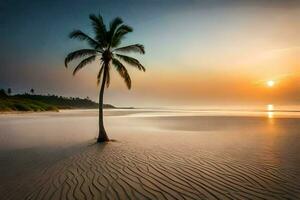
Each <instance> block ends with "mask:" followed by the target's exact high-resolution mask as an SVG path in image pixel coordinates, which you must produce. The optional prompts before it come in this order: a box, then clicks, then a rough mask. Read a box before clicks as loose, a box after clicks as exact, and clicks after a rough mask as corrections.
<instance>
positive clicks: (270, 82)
mask: <svg viewBox="0 0 300 200" xmlns="http://www.w3.org/2000/svg"><path fill="white" fill-rule="evenodd" d="M274 84H275V82H274V81H273V80H269V81H267V86H268V87H273V86H274Z"/></svg>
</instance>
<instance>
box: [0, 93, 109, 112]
mask: <svg viewBox="0 0 300 200" xmlns="http://www.w3.org/2000/svg"><path fill="white" fill-rule="evenodd" d="M33 91H34V90H33V89H31V94H28V93H25V94H15V95H11V90H7V91H5V90H3V89H1V90H0V111H58V110H59V109H77V108H78V109H79V108H81V109H91V108H98V103H96V102H94V101H92V100H90V99H89V98H88V97H87V98H84V99H82V98H78V97H76V98H74V97H62V96H57V95H37V94H34V92H33ZM104 108H115V107H114V106H112V105H110V104H105V105H104Z"/></svg>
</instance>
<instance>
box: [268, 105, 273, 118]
mask: <svg viewBox="0 0 300 200" xmlns="http://www.w3.org/2000/svg"><path fill="white" fill-rule="evenodd" d="M267 110H268V118H273V111H274V106H273V105H272V104H268V105H267Z"/></svg>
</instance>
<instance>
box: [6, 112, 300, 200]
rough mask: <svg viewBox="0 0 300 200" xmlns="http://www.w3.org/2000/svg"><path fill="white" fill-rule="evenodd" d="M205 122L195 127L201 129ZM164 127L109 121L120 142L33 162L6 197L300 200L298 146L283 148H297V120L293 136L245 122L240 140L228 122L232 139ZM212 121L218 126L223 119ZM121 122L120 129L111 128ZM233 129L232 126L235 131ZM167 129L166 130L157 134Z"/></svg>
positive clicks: (155, 121) (280, 128) (278, 127)
mask: <svg viewBox="0 0 300 200" xmlns="http://www.w3.org/2000/svg"><path fill="white" fill-rule="evenodd" d="M201 119H202V118H201V117H200V118H199V119H198V120H196V119H195V118H193V119H191V121H195V123H194V125H195V126H197V123H196V122H197V121H198V122H200V121H201ZM128 120H129V121H128ZM164 120H167V121H168V122H170V120H172V119H169V118H166V119H164ZM164 120H162V119H159V118H151V119H141V118H140V119H137V118H134V119H129V118H126V117H124V116H123V115H122V117H112V118H110V119H109V120H108V121H107V124H108V126H109V127H110V128H109V129H110V132H112V135H113V137H114V138H115V139H117V141H115V142H110V143H108V144H101V145H99V144H93V142H89V144H84V145H81V146H80V147H79V148H76V149H75V148H74V147H70V148H71V149H73V150H71V151H70V152H71V153H68V154H67V155H66V153H65V152H63V153H62V154H64V155H65V156H62V157H60V158H59V159H58V156H57V155H56V156H55V157H56V158H57V159H56V160H52V161H51V162H47V161H46V160H47V158H44V159H45V164H44V165H43V164H41V163H30V162H29V163H28V165H29V166H24V167H25V168H26V167H27V168H29V169H31V170H29V171H27V174H26V175H25V174H20V177H22V178H21V179H17V178H15V179H12V180H11V181H10V182H6V183H5V186H4V185H2V186H1V187H0V193H1V196H2V198H3V199H80V200H81V199H178V200H179V199H183V200H184V199H299V198H300V170H299V169H300V168H299V166H300V162H299V161H300V158H299V146H297V147H295V146H294V147H292V146H291V147H290V149H289V148H288V146H286V145H292V144H293V145H294V144H299V140H296V139H299V136H298V134H297V130H299V129H294V128H295V127H298V126H299V125H298V124H299V123H298V124H297V123H296V124H295V123H294V121H293V120H295V119H292V122H291V123H292V124H293V126H292V129H293V130H295V131H292V129H289V128H287V127H289V126H291V124H289V123H287V121H286V120H287V119H284V121H281V120H280V119H277V121H275V122H274V121H273V122H272V124H269V125H267V126H266V125H263V124H264V123H263V122H261V120H263V119H260V120H258V119H257V118H253V120H254V121H251V119H248V118H247V119H245V121H244V122H243V119H240V121H239V123H241V126H245V124H243V123H247V124H248V129H249V130H248V131H247V130H242V131H243V134H241V130H240V128H238V127H235V128H234V126H229V124H228V123H229V122H228V118H226V119H225V121H222V123H221V124H222V126H224V124H226V123H227V125H228V126H227V128H228V127H229V128H228V132H226V131H225V132H221V131H220V130H219V128H218V129H217V131H215V132H214V131H211V130H210V131H209V132H205V131H203V130H202V132H197V131H195V130H194V129H193V131H186V132H183V131H176V130H177V128H178V127H177V126H180V127H183V126H181V124H180V122H176V125H177V126H175V127H173V128H174V129H172V127H169V125H168V124H167V123H166V122H164ZM176 120H178V119H177V118H176ZM185 120H186V119H185ZM199 120H200V121H199ZM202 120H204V121H205V120H208V119H207V118H204V119H202ZM209 120H210V122H211V123H213V124H217V123H219V121H220V120H221V119H220V118H218V119H217V120H216V121H214V119H212V118H209ZM249 120H250V122H249ZM257 120H258V121H259V123H255V122H256V121H257ZM116 121H117V122H118V124H119V125H120V126H119V127H116V126H112V124H115V123H116ZM133 122H135V123H136V122H139V123H138V124H139V125H136V127H135V128H128V129H130V130H131V132H130V133H128V131H126V132H123V133H122V130H124V127H123V124H124V126H129V127H130V126H133V124H134V123H133ZM173 122H174V121H173ZM181 122H182V123H184V124H186V122H185V121H184V120H183V121H181ZM235 122H236V119H233V121H232V120H231V122H230V124H231V125H232V124H235ZM297 122H298V121H297ZM159 123H160V124H159ZM147 124H148V125H149V124H151V126H152V127H153V126H154V124H155V125H156V127H157V129H147V131H145V130H144V132H141V131H142V130H143V129H142V128H141V127H145V126H146V125H147ZM166 124H167V125H166ZM274 124H276V126H275V127H276V129H274ZM163 125H165V126H166V127H168V128H164V129H161V128H159V127H161V126H163ZM140 126H141V127H140ZM189 126H191V124H189ZM264 126H266V127H264ZM270 126H271V127H270ZM254 127H255V128H254ZM272 127H273V129H272ZM283 127H286V129H283ZM199 128H201V127H199ZM290 128H291V127H290ZM225 129H226V128H225ZM125 130H126V129H125ZM254 130H255V131H256V132H255V133H253V131H254ZM287 130H289V132H288V133H285V131H287ZM261 132H264V133H265V134H273V135H261ZM226 134H227V135H226ZM30 157H31V158H32V156H30ZM50 157H51V155H50V154H49V158H50ZM2 164H3V163H2ZM37 166H39V167H37ZM29 172H30V173H29ZM2 183H3V182H2Z"/></svg>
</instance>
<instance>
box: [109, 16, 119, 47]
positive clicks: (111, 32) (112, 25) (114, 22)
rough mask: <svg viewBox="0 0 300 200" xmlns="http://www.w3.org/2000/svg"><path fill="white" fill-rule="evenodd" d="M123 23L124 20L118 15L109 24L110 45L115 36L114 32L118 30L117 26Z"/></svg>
mask: <svg viewBox="0 0 300 200" xmlns="http://www.w3.org/2000/svg"><path fill="white" fill-rule="evenodd" d="M121 24H123V20H122V19H121V18H120V17H116V18H115V19H113V20H112V21H111V23H110V25H109V31H108V32H107V41H108V42H109V45H111V44H112V39H113V37H114V34H115V32H116V30H117V28H118V27H119V26H120V25H121Z"/></svg>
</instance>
